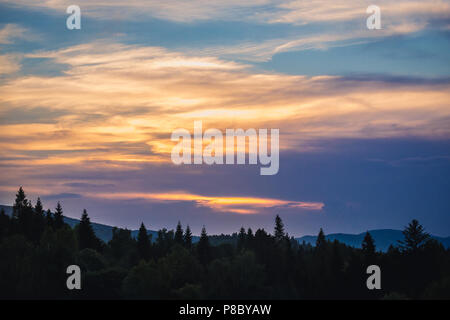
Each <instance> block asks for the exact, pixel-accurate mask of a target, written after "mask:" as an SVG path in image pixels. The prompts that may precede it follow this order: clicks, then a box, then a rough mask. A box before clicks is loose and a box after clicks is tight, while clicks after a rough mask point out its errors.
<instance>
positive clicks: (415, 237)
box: [398, 219, 430, 252]
mask: <svg viewBox="0 0 450 320" xmlns="http://www.w3.org/2000/svg"><path fill="white" fill-rule="evenodd" d="M402 233H403V236H404V240H403V241H398V242H399V244H400V249H401V250H402V251H404V252H417V250H419V249H420V248H421V247H423V246H424V245H425V243H426V242H427V241H428V240H429V239H430V235H429V234H428V233H426V232H425V229H424V228H423V226H422V225H421V224H420V223H419V221H417V220H416V219H413V220H412V221H411V222H410V223H409V224H408V226H407V227H406V228H405V230H403V232H402Z"/></svg>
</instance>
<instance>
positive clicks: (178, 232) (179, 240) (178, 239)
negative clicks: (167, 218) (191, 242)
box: [175, 221, 184, 245]
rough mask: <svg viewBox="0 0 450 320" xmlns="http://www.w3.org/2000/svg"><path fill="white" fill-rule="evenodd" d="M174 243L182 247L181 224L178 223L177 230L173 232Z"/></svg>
mask: <svg viewBox="0 0 450 320" xmlns="http://www.w3.org/2000/svg"><path fill="white" fill-rule="evenodd" d="M175 243H178V244H180V245H183V243H184V240H183V227H182V226H181V222H180V221H178V224H177V229H176V231H175Z"/></svg>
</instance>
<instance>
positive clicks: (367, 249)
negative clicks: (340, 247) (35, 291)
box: [361, 231, 376, 263]
mask: <svg viewBox="0 0 450 320" xmlns="http://www.w3.org/2000/svg"><path fill="white" fill-rule="evenodd" d="M361 248H362V252H363V254H364V259H365V260H366V263H373V260H374V258H375V251H376V247H375V241H374V240H373V238H372V236H371V235H370V233H369V231H367V232H366V235H365V236H364V239H363V241H362V244H361Z"/></svg>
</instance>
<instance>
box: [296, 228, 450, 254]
mask: <svg viewBox="0 0 450 320" xmlns="http://www.w3.org/2000/svg"><path fill="white" fill-rule="evenodd" d="M369 233H370V234H371V236H372V238H373V239H374V240H375V245H376V247H377V250H381V251H386V250H387V249H388V248H389V246H390V245H391V244H393V245H396V244H397V241H398V240H402V239H403V233H402V232H401V231H400V230H394V229H379V230H369ZM365 234H366V233H365V232H362V233H359V234H346V233H332V234H329V235H326V238H327V240H330V241H334V240H335V239H336V240H338V241H339V242H342V243H345V244H346V245H349V246H352V247H355V248H361V243H362V241H363V239H364V235H365ZM432 237H433V238H434V239H436V240H438V241H439V242H441V243H442V244H443V245H444V247H445V248H449V247H450V237H446V238H443V237H437V236H432ZM316 238H317V237H316V236H303V237H300V238H296V240H297V241H298V242H299V243H302V242H303V241H305V242H306V243H309V244H311V245H313V246H314V245H315V244H316Z"/></svg>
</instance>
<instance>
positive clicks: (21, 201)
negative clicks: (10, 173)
mask: <svg viewBox="0 0 450 320" xmlns="http://www.w3.org/2000/svg"><path fill="white" fill-rule="evenodd" d="M27 206H28V200H27V196H26V195H25V192H24V191H23V188H22V187H20V188H19V191H17V194H16V200H15V201H14V205H13V217H15V218H19V215H20V213H21V211H22V210H23V209H24V208H25V207H27Z"/></svg>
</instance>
